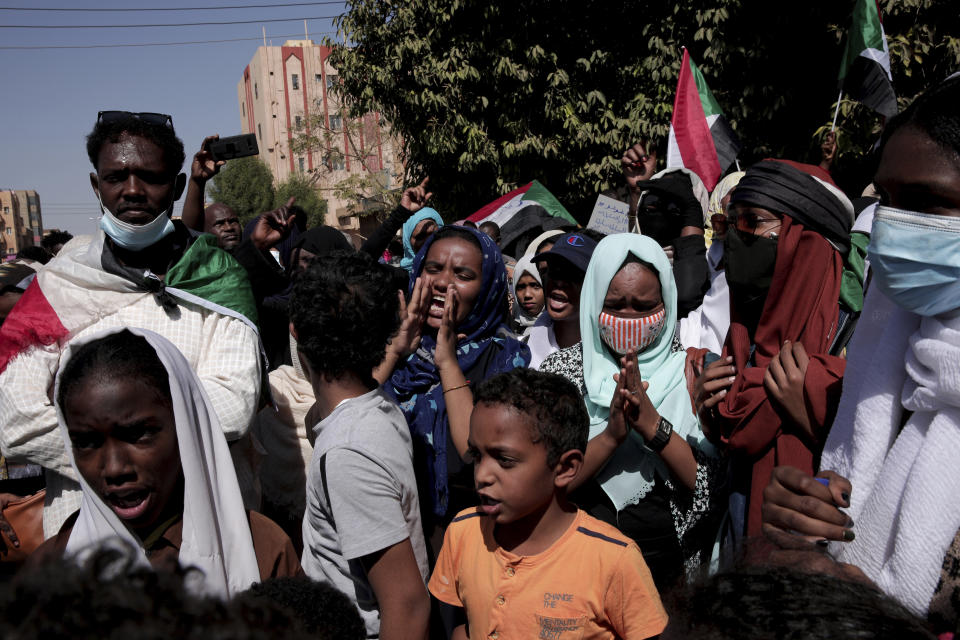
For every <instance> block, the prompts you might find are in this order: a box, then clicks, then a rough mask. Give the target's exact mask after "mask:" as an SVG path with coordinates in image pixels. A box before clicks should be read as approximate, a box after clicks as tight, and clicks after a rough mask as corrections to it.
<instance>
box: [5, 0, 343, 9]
mask: <svg viewBox="0 0 960 640" xmlns="http://www.w3.org/2000/svg"><path fill="white" fill-rule="evenodd" d="M324 4H327V5H329V4H343V0H329V1H327V2H285V3H282V4H236V5H222V6H218V7H137V8H129V7H127V8H121V9H113V8H104V7H96V8H81V7H63V8H56V7H0V11H83V12H93V11H97V12H107V11H109V12H121V11H124V12H129V11H217V10H219V9H276V8H278V7H312V6H316V5H324Z"/></svg>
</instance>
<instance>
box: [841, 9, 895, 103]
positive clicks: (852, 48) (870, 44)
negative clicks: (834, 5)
mask: <svg viewBox="0 0 960 640" xmlns="http://www.w3.org/2000/svg"><path fill="white" fill-rule="evenodd" d="M865 49H877V50H878V51H885V50H886V48H885V47H884V46H883V25H881V24H880V13H879V12H878V11H877V5H876V0H857V4H856V6H854V8H853V24H852V25H851V26H850V33H849V35H848V36H847V46H846V48H845V49H844V51H843V62H842V63H841V65H840V84H841V85H842V84H843V80H844V78H846V77H847V74H848V73H849V72H850V67H852V66H853V63H854V61H856V59H857V57H858V56H859V55H861V54H862V53H863V51H864V50H865ZM887 71H889V69H887Z"/></svg>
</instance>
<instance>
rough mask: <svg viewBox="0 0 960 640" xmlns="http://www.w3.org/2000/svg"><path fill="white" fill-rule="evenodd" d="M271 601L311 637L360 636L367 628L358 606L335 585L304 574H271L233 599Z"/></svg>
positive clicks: (345, 639) (357, 639)
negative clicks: (289, 615)
mask: <svg viewBox="0 0 960 640" xmlns="http://www.w3.org/2000/svg"><path fill="white" fill-rule="evenodd" d="M241 600H243V601H247V602H250V603H251V604H252V605H256V604H257V603H258V602H272V603H274V604H277V605H279V606H281V607H283V608H284V609H286V610H287V611H289V612H290V614H292V615H293V616H294V617H295V618H296V619H297V620H299V621H300V624H301V626H302V627H303V630H304V631H306V632H307V633H308V634H310V637H312V638H314V640H363V639H364V638H366V637H367V629H366V627H365V626H364V624H363V618H361V617H360V612H359V611H357V607H356V606H355V605H354V604H353V603H352V602H350V599H349V598H348V597H347V596H346V595H345V594H344V593H343V592H341V591H339V590H338V589H337V588H335V587H334V586H332V585H329V584H327V583H324V582H316V581H315V580H312V579H310V578H308V577H307V576H286V577H279V578H270V579H269V580H264V581H263V582H258V583H257V584H254V585H253V586H252V587H250V589H248V590H247V591H244V592H243V593H241V594H240V595H239V596H238V597H237V598H236V599H235V602H236V601H241Z"/></svg>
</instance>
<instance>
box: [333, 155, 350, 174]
mask: <svg viewBox="0 0 960 640" xmlns="http://www.w3.org/2000/svg"><path fill="white" fill-rule="evenodd" d="M330 168H331V169H333V170H334V171H343V170H344V169H346V168H347V161H346V159H345V158H344V157H343V156H342V155H341V154H339V153H338V154H337V155H336V156H334V157H333V158H331V159H330Z"/></svg>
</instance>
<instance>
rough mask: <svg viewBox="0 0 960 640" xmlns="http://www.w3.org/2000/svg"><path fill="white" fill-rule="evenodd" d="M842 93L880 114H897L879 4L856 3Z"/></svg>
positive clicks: (870, 1) (859, 0) (843, 65)
mask: <svg viewBox="0 0 960 640" xmlns="http://www.w3.org/2000/svg"><path fill="white" fill-rule="evenodd" d="M838 84H839V89H840V91H841V92H843V93H846V94H847V95H849V96H850V97H851V98H853V99H854V100H857V101H858V102H862V103H863V104H865V105H866V106H868V107H870V108H871V109H873V110H874V111H876V112H877V113H879V114H881V115H884V116H887V117H890V116H894V115H896V113H897V96H896V94H894V92H893V76H892V75H891V74H890V52H889V50H888V49H887V38H886V35H885V34H884V33H883V24H882V23H881V21H880V9H879V7H878V6H877V0H857V4H856V6H855V7H854V8H853V24H852V25H851V27H850V34H849V36H848V37H847V46H846V49H844V52H843V61H842V62H841V64H840V78H839V83H838Z"/></svg>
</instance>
